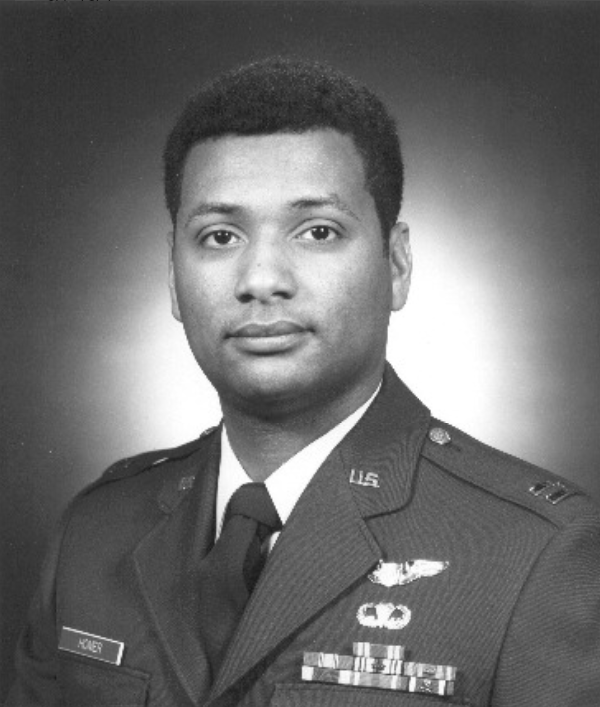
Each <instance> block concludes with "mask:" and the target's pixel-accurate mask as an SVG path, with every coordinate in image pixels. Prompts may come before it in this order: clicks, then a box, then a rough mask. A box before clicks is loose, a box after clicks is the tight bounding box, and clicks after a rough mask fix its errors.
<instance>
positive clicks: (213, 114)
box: [163, 57, 404, 239]
mask: <svg viewBox="0 0 600 707" xmlns="http://www.w3.org/2000/svg"><path fill="white" fill-rule="evenodd" d="M319 128H332V129H334V130H337V131H339V132H340V133H342V134H345V135H349V136H350V137H352V139H353V140H354V144H355V145H356V147H357V149H358V151H359V153H360V154H361V156H362V158H363V162H364V166H365V174H366V182H367V184H366V186H367V189H368V191H369V193H370V194H371V195H372V196H373V199H374V201H375V206H376V209H377V214H378V216H379V221H380V223H381V227H382V232H383V236H384V238H385V239H387V237H388V236H389V232H390V230H391V228H392V226H393V225H394V223H395V222H396V219H397V218H398V212H399V211H400V204H401V202H402V189H403V181H404V166H403V163H402V155H401V152H400V141H399V139H398V133H397V130H396V125H395V123H394V120H393V119H392V117H391V116H390V114H389V113H388V111H387V110H386V107H385V106H384V104H383V103H382V101H381V100H380V99H379V98H378V97H377V96H376V95H375V94H374V93H373V92H372V91H370V90H369V89H368V88H367V87H366V86H364V85H362V84H360V83H359V82H358V81H356V80H355V79H352V78H350V77H348V76H346V75H345V74H343V73H341V72H340V71H337V70H336V69H333V68H331V67H330V66H328V65H326V64H321V63H316V62H310V61H303V60H298V59H292V58H286V57H270V58H268V59H263V60H261V61H257V62H253V63H251V64H246V65H244V66H241V67H239V68H236V69H233V70H231V71H228V72H227V73H224V74H222V75H220V76H218V77H217V78H216V79H214V80H212V81H211V82H210V83H208V84H206V85H205V86H203V87H202V88H201V89H200V91H199V92H198V93H197V94H196V95H195V96H194V97H192V98H191V99H190V101H189V102H188V104H187V105H186V107H185V109H184V111H183V113H182V114H181V116H180V117H179V119H178V121H177V122H176V124H175V126H174V127H173V129H172V131H171V133H170V134H169V137H168V140H167V143H166V147H165V151H164V155H163V159H164V179H165V196H166V202H167V208H168V209H169V213H170V214H171V219H172V221H173V223H175V222H176V217H177V212H178V210H179V205H180V199H181V184H182V180H183V172H184V168H185V162H186V158H187V156H188V153H189V152H190V150H191V149H192V147H193V146H194V145H195V144H197V143H199V142H202V141H203V140H207V139H209V138H215V137H220V136H224V135H231V134H233V135H269V134H274V133H282V132H283V133H285V132H290V133H303V132H308V131H310V130H315V129H319Z"/></svg>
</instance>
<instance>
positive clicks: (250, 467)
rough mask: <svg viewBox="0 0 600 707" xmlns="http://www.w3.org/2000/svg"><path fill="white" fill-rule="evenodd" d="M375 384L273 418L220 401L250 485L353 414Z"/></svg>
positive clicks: (263, 478)
mask: <svg viewBox="0 0 600 707" xmlns="http://www.w3.org/2000/svg"><path fill="white" fill-rule="evenodd" d="M379 382H380V381H379V380H376V381H370V382H369V384H367V385H365V386H364V387H362V388H359V389H354V390H353V391H351V393H350V394H348V395H346V396H340V397H337V398H336V399H335V400H331V401H326V402H324V403H322V404H321V405H318V406H317V405H315V404H314V403H313V404H312V405H311V406H310V407H307V408H306V409H305V410H298V409H296V410H294V411H293V412H289V413H287V414H278V415H276V416H275V415H273V416H267V415H264V414H252V412H249V411H244V410H240V409H239V408H236V407H233V406H230V405H228V404H227V403H226V402H225V401H222V408H223V419H224V423H225V426H226V428H227V436H228V437H229V441H230V443H231V447H232V449H233V451H234V452H235V454H236V456H237V458H238V459H239V461H240V463H241V465H242V466H243V467H244V470H245V471H246V473H247V474H248V476H249V477H250V478H251V479H252V480H253V481H264V480H265V479H267V478H268V477H269V476H270V475H271V474H272V473H273V472H274V471H275V470H276V469H278V468H279V467H280V466H281V465H282V464H284V463H285V462H286V461H288V459H291V458H292V457H293V456H294V455H295V454H297V453H298V452H299V451H300V450H302V449H304V447H306V446H307V445H309V444H310V443H311V442H314V441H315V440H316V439H318V438H319V437H321V436H322V435H324V434H326V433H327V432H329V430H331V429H333V428H334V427H335V426H336V425H338V424H339V423H340V422H342V420H345V419H346V417H348V415H351V414H352V413H353V412H354V411H355V410H357V409H358V408H359V407H360V406H361V405H362V404H363V403H365V402H366V401H367V400H368V399H369V398H370V397H371V395H372V394H373V393H374V391H375V389H376V388H377V386H378V385H379Z"/></svg>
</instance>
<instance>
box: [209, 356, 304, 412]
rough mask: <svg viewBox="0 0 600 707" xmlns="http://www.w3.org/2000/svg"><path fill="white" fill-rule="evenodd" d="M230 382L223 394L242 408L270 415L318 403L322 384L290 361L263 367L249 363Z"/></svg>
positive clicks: (222, 391) (223, 396)
mask: <svg viewBox="0 0 600 707" xmlns="http://www.w3.org/2000/svg"><path fill="white" fill-rule="evenodd" d="M228 383H229V384H228V386H227V389H226V390H225V389H223V388H221V391H220V393H221V397H222V398H224V399H225V400H231V401H232V402H234V401H235V405H236V407H239V408H240V409H245V410H246V411H248V412H253V413H254V414H257V415H260V416H269V417H270V416H271V415H281V414H282V413H284V412H286V411H289V412H293V411H294V410H299V409H302V408H303V407H305V406H306V405H307V404H309V403H312V404H314V402H315V397H316V395H317V392H316V389H317V388H318V381H316V380H314V379H313V378H312V377H311V376H309V375H306V373H304V374H303V373H300V372H298V371H294V367H293V366H289V365H286V366H277V365H275V366H263V367H261V370H256V367H248V369H246V370H244V371H242V372H240V374H239V375H238V376H236V379H235V380H234V381H232V380H230V381H228Z"/></svg>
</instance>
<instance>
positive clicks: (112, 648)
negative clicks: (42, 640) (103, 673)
mask: <svg viewBox="0 0 600 707" xmlns="http://www.w3.org/2000/svg"><path fill="white" fill-rule="evenodd" d="M58 648H59V649H60V650H61V651H69V653H77V654H78V655H85V656H87V657H88V658H94V659H95V660H102V661H104V662H105V663H112V664H113V665H121V658H122V657H123V649H124V648H125V644H124V643H121V641H113V640H112V639H111V638H104V636H95V635H94V634H93V633H85V632H84V631H77V630H76V629H74V628H67V627H66V626H63V627H62V630H61V633H60V640H59V642H58Z"/></svg>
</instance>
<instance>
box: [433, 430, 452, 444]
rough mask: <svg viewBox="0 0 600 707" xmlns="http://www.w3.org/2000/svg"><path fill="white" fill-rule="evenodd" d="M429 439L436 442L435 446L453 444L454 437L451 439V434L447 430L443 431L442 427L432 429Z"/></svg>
mask: <svg viewBox="0 0 600 707" xmlns="http://www.w3.org/2000/svg"><path fill="white" fill-rule="evenodd" d="M429 439H430V440H431V441H432V442H434V443H435V444H441V445H444V444H450V442H452V437H450V433H449V432H448V431H447V430H444V429H442V428H441V427H432V428H431V429H430V430H429Z"/></svg>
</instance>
